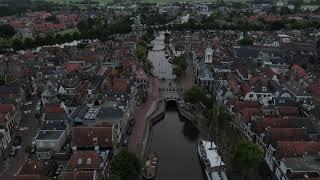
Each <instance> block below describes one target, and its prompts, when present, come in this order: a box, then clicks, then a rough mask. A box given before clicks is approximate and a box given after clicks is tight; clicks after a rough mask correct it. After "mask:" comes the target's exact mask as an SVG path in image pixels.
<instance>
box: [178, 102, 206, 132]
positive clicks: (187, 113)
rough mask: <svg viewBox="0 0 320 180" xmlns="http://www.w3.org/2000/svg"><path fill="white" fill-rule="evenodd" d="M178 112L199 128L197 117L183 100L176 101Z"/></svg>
mask: <svg viewBox="0 0 320 180" xmlns="http://www.w3.org/2000/svg"><path fill="white" fill-rule="evenodd" d="M177 105H178V113H179V115H180V116H181V117H182V118H184V119H186V120H188V121H190V122H191V123H192V124H193V125H194V126H195V127H196V128H197V129H198V130H201V129H200V123H199V117H197V116H196V115H195V114H194V113H192V111H190V110H189V109H188V106H187V105H186V104H185V103H184V102H178V103H177Z"/></svg>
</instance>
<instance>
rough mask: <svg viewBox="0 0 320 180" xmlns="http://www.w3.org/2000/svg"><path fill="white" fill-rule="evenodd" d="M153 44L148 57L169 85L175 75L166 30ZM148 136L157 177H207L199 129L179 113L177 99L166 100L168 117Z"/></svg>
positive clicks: (195, 179) (165, 179) (160, 179)
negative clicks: (167, 51)
mask: <svg viewBox="0 0 320 180" xmlns="http://www.w3.org/2000/svg"><path fill="white" fill-rule="evenodd" d="M151 44H152V45H153V49H152V50H150V51H149V52H148V59H150V61H151V62H152V64H153V66H154V69H153V73H154V75H155V76H156V77H158V78H160V79H165V80H160V81H161V82H160V88H167V85H166V84H168V83H165V82H169V81H170V80H172V79H174V75H173V74H172V69H173V68H172V65H171V64H170V63H169V62H168V60H167V59H166V56H165V51H164V49H165V44H164V33H163V32H161V33H160V34H159V35H158V36H157V37H156V38H155V40H153V41H152V42H151ZM163 81H164V82H163ZM149 140H150V141H149V147H148V151H149V152H156V153H157V154H158V155H159V166H158V169H157V175H156V180H205V178H204V175H203V172H202V169H201V165H200V161H199V159H198V155H197V142H198V140H199V132H198V130H197V129H196V128H195V127H194V126H193V125H192V124H191V123H190V122H189V121H185V120H183V119H182V118H180V117H179V114H178V111H177V106H176V104H175V103H173V104H170V103H168V104H167V110H166V114H165V117H164V119H162V120H161V121H159V122H158V123H157V124H155V125H154V126H153V127H152V129H151V133H150V138H149Z"/></svg>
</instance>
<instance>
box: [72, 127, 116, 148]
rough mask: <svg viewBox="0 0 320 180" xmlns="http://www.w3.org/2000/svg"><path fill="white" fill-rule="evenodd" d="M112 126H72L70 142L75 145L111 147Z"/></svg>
mask: <svg viewBox="0 0 320 180" xmlns="http://www.w3.org/2000/svg"><path fill="white" fill-rule="evenodd" d="M112 139H113V138H112V126H106V127H74V128H73V136H72V144H73V145H74V146H77V147H93V146H95V145H97V146H100V147H108V148H110V147H112Z"/></svg>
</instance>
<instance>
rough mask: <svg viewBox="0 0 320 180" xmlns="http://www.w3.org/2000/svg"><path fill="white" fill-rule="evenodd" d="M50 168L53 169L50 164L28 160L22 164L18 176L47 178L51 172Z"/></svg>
mask: <svg viewBox="0 0 320 180" xmlns="http://www.w3.org/2000/svg"><path fill="white" fill-rule="evenodd" d="M52 167H53V164H52V162H47V161H44V160H31V159H29V160H27V161H26V162H25V163H24V164H23V166H22V168H21V170H20V172H19V175H41V176H47V175H49V173H50V171H53V169H52Z"/></svg>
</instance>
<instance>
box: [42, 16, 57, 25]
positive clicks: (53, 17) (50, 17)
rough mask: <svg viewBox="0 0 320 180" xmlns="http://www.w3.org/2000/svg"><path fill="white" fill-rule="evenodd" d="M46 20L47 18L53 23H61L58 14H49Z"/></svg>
mask: <svg viewBox="0 0 320 180" xmlns="http://www.w3.org/2000/svg"><path fill="white" fill-rule="evenodd" d="M45 20H46V21H47V22H51V23H56V24H58V23H59V19H58V18H57V16H56V15H51V16H48V17H46V18H45Z"/></svg>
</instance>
